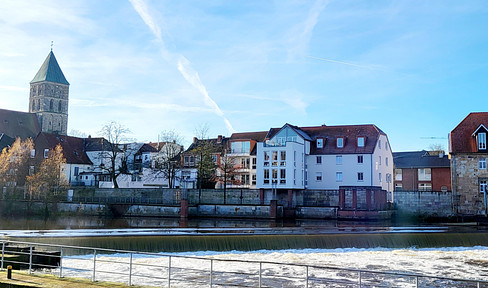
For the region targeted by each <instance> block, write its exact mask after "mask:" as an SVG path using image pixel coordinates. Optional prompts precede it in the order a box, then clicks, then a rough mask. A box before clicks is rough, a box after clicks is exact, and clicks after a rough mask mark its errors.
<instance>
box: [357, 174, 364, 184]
mask: <svg viewBox="0 0 488 288" xmlns="http://www.w3.org/2000/svg"><path fill="white" fill-rule="evenodd" d="M358 181H359V182H362V181H364V174H363V172H358Z"/></svg>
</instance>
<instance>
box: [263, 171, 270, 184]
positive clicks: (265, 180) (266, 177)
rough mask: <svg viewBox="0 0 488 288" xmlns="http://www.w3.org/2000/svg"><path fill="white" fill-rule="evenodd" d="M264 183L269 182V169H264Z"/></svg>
mask: <svg viewBox="0 0 488 288" xmlns="http://www.w3.org/2000/svg"><path fill="white" fill-rule="evenodd" d="M264 184H269V169H264Z"/></svg>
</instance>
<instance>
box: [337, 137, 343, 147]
mask: <svg viewBox="0 0 488 288" xmlns="http://www.w3.org/2000/svg"><path fill="white" fill-rule="evenodd" d="M336 147H337V148H344V137H338V138H337V146H336Z"/></svg>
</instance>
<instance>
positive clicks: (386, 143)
mask: <svg viewBox="0 0 488 288" xmlns="http://www.w3.org/2000/svg"><path fill="white" fill-rule="evenodd" d="M385 149H386V151H388V142H385Z"/></svg>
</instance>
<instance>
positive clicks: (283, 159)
mask: <svg viewBox="0 0 488 288" xmlns="http://www.w3.org/2000/svg"><path fill="white" fill-rule="evenodd" d="M285 160H286V151H281V161H285Z"/></svg>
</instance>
